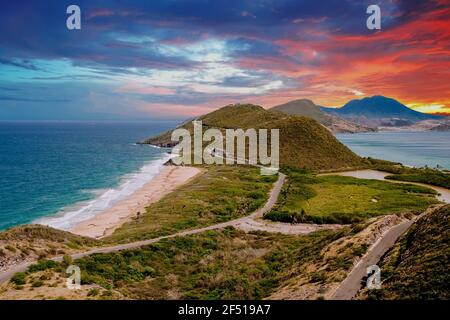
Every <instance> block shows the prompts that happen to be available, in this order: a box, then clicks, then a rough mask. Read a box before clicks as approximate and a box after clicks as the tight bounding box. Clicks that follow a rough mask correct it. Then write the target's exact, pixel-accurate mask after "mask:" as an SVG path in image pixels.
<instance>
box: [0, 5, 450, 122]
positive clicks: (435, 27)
mask: <svg viewBox="0 0 450 320" xmlns="http://www.w3.org/2000/svg"><path fill="white" fill-rule="evenodd" d="M72 4H75V5H78V6H79V7H80V9H81V30H68V29H67V27H66V19H67V17H68V16H69V15H68V14H67V13H66V9H67V7H68V6H69V5H72ZM371 4H377V5H379V7H380V9H381V30H369V29H367V27H366V20H367V18H368V17H369V14H367V13H366V9H367V7H368V6H369V5H371ZM0 6H1V10H0V120H149V119H186V118H189V117H192V116H197V115H200V114H204V113H207V112H210V111H212V110H214V109H217V108H219V107H222V106H224V105H227V104H230V103H253V104H258V105H261V106H263V107H265V108H268V107H272V106H274V105H277V104H281V103H284V102H288V101H290V100H295V99H301V98H309V99H312V100H313V101H314V102H315V103H316V104H318V105H321V106H328V107H340V106H342V105H344V104H345V103H346V102H348V101H349V100H352V99H361V98H363V97H367V96H373V95H384V96H388V97H392V98H394V99H397V100H399V101H400V102H402V103H404V104H405V105H407V106H409V107H411V108H413V109H415V110H418V111H421V112H428V113H449V114H450V81H449V79H450V77H449V76H450V19H449V17H450V1H449V0H433V1H432V0H428V1H427V0H384V1H375V0H370V1H364V0H362V1H357V0H329V1H317V0H259V1H258V0H239V1H233V0H211V1H208V0H195V1H194V0H179V1H177V0H158V1H144V0H142V1H137V0H129V1H112V0H109V1H108V0H98V1H95V0H90V1H85V0H70V1H65V0H46V1H45V0H42V1H35V0H22V1H10V0H8V1H7V0H0Z"/></svg>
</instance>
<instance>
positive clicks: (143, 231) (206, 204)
mask: <svg viewBox="0 0 450 320" xmlns="http://www.w3.org/2000/svg"><path fill="white" fill-rule="evenodd" d="M276 179H277V176H262V175H260V172H259V169H258V168H255V167H249V166H226V165H224V166H210V167H207V168H206V169H205V173H204V174H203V175H202V176H201V177H198V178H196V179H195V180H193V181H192V182H190V183H188V184H186V185H184V186H182V187H180V188H178V189H177V190H175V191H174V192H172V193H170V194H169V195H167V196H166V197H164V198H163V199H161V200H160V201H158V202H157V203H154V204H152V205H150V206H149V207H148V208H147V211H146V212H145V213H144V214H143V215H141V217H140V218H139V219H135V220H133V221H131V222H128V223H126V224H124V225H123V226H122V227H120V228H119V229H117V230H116V231H115V232H114V234H113V235H112V236H110V237H109V238H107V239H105V241H109V242H111V241H112V242H117V241H118V242H128V241H134V240H141V239H148V238H155V237H158V236H162V235H167V234H171V233H175V232H177V231H180V230H184V229H193V228H198V227H201V226H205V225H211V224H216V223H220V222H225V221H228V220H232V219H236V218H239V217H242V216H245V215H247V214H250V213H251V212H253V211H255V210H256V209H257V208H259V207H261V206H263V205H264V203H265V202H266V201H267V199H268V195H269V192H270V190H271V189H272V187H273V183H274V182H275V181H276Z"/></svg>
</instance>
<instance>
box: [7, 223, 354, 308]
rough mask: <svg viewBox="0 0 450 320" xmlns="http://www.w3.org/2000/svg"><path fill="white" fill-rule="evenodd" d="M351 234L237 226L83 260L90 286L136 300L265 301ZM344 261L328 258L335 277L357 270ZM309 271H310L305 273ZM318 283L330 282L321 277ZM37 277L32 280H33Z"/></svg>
mask: <svg viewBox="0 0 450 320" xmlns="http://www.w3.org/2000/svg"><path fill="white" fill-rule="evenodd" d="M350 233H351V230H350V229H348V228H346V229H342V230H339V231H324V232H317V233H314V234H310V235H307V236H292V235H281V234H270V233H265V232H253V233H245V232H243V231H239V230H237V229H234V228H232V227H228V228H225V229H223V230H220V231H206V232H203V233H201V234H196V235H191V236H185V237H176V238H171V239H165V240H162V241H159V242H158V243H155V244H152V245H149V246H145V247H142V248H140V249H133V250H124V251H121V252H115V253H108V254H94V255H91V256H88V257H84V258H81V259H78V260H75V261H74V262H73V263H74V264H76V265H78V266H79V267H80V268H81V270H82V279H81V280H82V284H83V285H84V284H99V285H101V286H102V287H104V288H105V289H107V290H114V291H119V292H121V293H122V294H124V295H125V296H126V297H127V298H132V299H261V298H264V297H267V296H269V295H270V294H271V293H273V292H274V291H275V290H276V289H277V288H278V287H279V286H280V285H281V284H282V283H284V281H286V280H289V279H290V278H291V277H292V276H295V275H296V274H293V272H294V273H296V272H298V270H300V269H299V268H301V267H303V266H305V265H307V264H308V265H309V266H312V265H314V263H317V264H321V263H323V260H324V256H323V254H324V253H323V252H322V250H323V249H324V248H325V246H327V245H328V244H330V243H332V242H333V241H335V240H337V239H340V238H342V237H344V236H346V235H349V234H350ZM352 258H353V257H352V256H349V257H348V259H349V261H348V263H347V262H346V263H343V261H341V260H342V258H340V259H337V260H335V259H333V258H330V257H328V258H326V259H325V261H326V263H328V264H329V268H328V269H327V270H329V271H330V272H331V271H336V270H340V269H342V270H347V269H348V268H349V267H351V265H352V263H351V261H352ZM46 268H53V269H54V270H55V271H56V272H62V271H63V270H64V269H63V268H61V267H60V266H59V265H53V263H52V264H48V263H47V262H44V261H43V262H41V263H40V264H38V265H36V266H33V267H32V268H30V270H28V271H27V273H26V274H18V275H16V276H15V278H14V279H15V280H14V281H19V282H20V283H24V282H27V281H30V280H28V276H29V275H30V274H32V273H33V272H37V271H42V270H45V269H46ZM302 270H303V269H302ZM303 273H304V274H305V275H307V274H308V273H310V275H309V276H310V277H311V279H310V282H323V281H325V279H326V277H323V276H322V277H319V274H320V273H317V272H315V270H314V269H313V270H304V271H303ZM30 278H31V277H30Z"/></svg>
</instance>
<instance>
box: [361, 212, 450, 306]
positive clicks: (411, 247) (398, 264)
mask: <svg viewBox="0 0 450 320" xmlns="http://www.w3.org/2000/svg"><path fill="white" fill-rule="evenodd" d="M449 222H450V205H446V206H445V207H443V208H441V209H439V210H438V211H435V212H433V213H430V214H428V215H426V216H424V217H422V218H420V219H419V220H418V221H417V222H416V223H415V224H414V225H413V226H412V227H411V228H410V230H409V231H408V232H407V234H406V235H405V236H403V237H402V238H401V239H400V240H398V241H397V243H396V244H395V246H394V247H393V248H392V249H391V250H390V251H389V252H388V253H387V254H386V255H385V256H384V257H383V258H382V259H381V261H380V263H379V266H380V268H381V270H382V273H381V276H382V288H381V290H372V291H371V292H370V293H369V298H372V299H408V300H410V299H413V300H416V299H418V300H419V299H420V300H423V299H443V300H449V299H450V290H449V286H448V285H449V283H450V274H449V272H448V263H449V261H450V233H449V228H450V223H449Z"/></svg>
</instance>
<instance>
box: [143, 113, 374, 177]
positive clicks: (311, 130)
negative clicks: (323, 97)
mask: <svg viewBox="0 0 450 320" xmlns="http://www.w3.org/2000/svg"><path fill="white" fill-rule="evenodd" d="M199 119H200V120H202V121H203V125H204V126H206V127H214V128H220V129H237V128H242V129H244V130H245V129H249V128H254V129H279V130H280V165H281V166H282V167H295V168H306V169H314V170H323V169H325V170H329V169H340V168H348V167H355V166H361V165H363V164H365V162H364V161H363V160H362V159H361V158H360V157H358V156H357V155H356V154H354V153H353V152H352V151H350V150H349V149H348V148H347V147H346V146H344V145H343V144H342V143H340V142H339V141H338V140H337V139H336V138H335V137H334V136H333V135H332V134H331V133H330V132H329V131H328V130H327V129H326V128H324V127H323V126H322V125H320V124H319V123H318V122H316V121H315V120H312V119H310V118H305V117H298V116H288V115H285V114H282V113H281V112H272V111H267V110H265V109H264V108H262V107H260V106H255V105H229V106H225V107H223V108H221V109H219V110H216V111H214V112H211V113H209V114H207V115H204V116H202V117H200V118H199ZM182 127H184V128H186V129H188V130H190V131H191V132H192V123H191V122H188V123H186V124H184V125H182ZM170 135H171V131H169V132H166V133H163V134H162V135H159V136H157V137H153V138H150V139H147V140H145V141H143V143H150V144H156V145H160V146H170V145H171V141H170Z"/></svg>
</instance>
